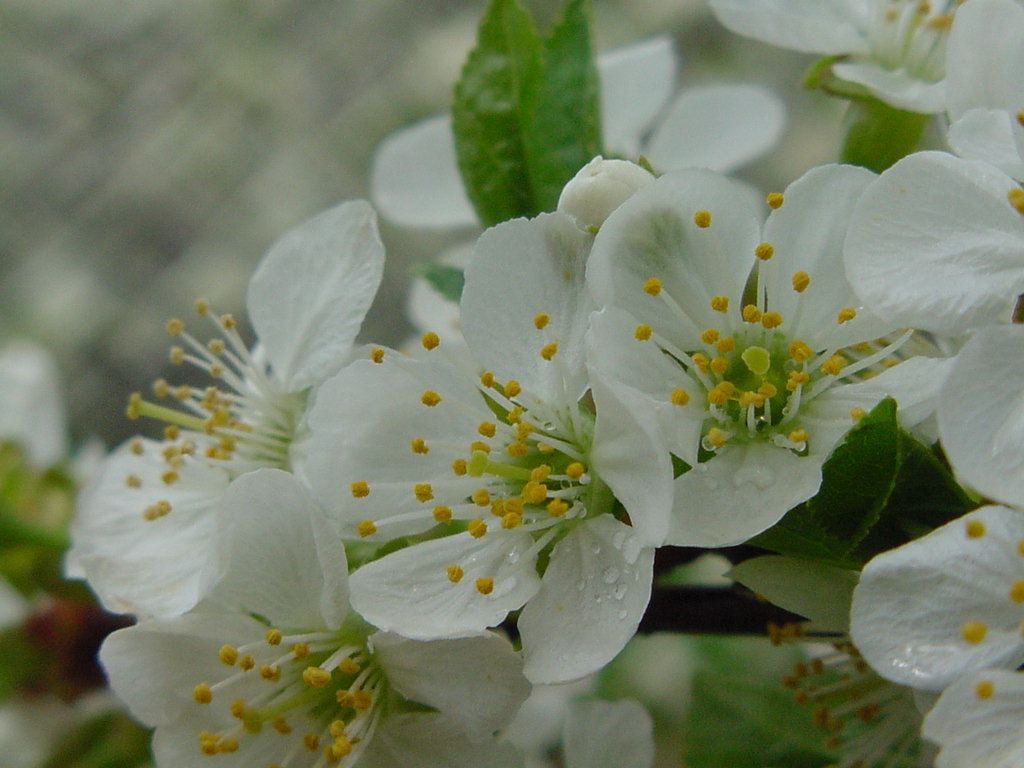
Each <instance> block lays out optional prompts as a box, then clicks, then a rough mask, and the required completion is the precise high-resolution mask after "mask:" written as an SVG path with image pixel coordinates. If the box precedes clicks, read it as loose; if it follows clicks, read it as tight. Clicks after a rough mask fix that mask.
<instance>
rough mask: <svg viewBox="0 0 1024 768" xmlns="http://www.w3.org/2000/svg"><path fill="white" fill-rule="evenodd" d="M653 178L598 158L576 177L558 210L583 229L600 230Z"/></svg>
mask: <svg viewBox="0 0 1024 768" xmlns="http://www.w3.org/2000/svg"><path fill="white" fill-rule="evenodd" d="M652 181H654V176H653V175H652V174H650V173H649V172H647V171H645V170H644V169H643V168H641V167H640V166H639V165H636V164H635V163H631V162H629V161H628V160H605V159H604V158H603V157H601V156H600V155H598V156H597V157H595V158H594V159H593V160H591V161H590V162H589V163H587V164H586V165H585V166H583V167H582V168H581V169H580V170H579V172H578V173H577V174H576V175H575V176H573V178H572V179H571V180H570V181H569V183H568V184H566V185H565V188H564V189H563V190H562V194H561V195H560V196H559V198H558V210H559V211H562V212H563V213H567V214H569V215H570V216H572V217H573V218H574V219H575V220H576V224H577V225H578V226H579V227H580V228H581V229H597V228H598V227H600V226H601V225H602V224H603V223H604V220H605V219H607V218H608V216H609V215H610V214H611V212H612V211H614V210H615V209H616V208H618V207H619V206H620V205H622V204H623V203H624V202H626V200H628V199H629V198H630V197H632V195H633V193H634V192H636V191H637V190H638V189H640V188H641V187H643V186H645V185H647V184H649V183H650V182H652Z"/></svg>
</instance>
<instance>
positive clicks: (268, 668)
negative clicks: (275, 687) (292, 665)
mask: <svg viewBox="0 0 1024 768" xmlns="http://www.w3.org/2000/svg"><path fill="white" fill-rule="evenodd" d="M260 677H262V678H263V679H264V680H269V681H270V682H272V683H276V682H277V681H278V680H280V679H281V668H280V667H279V666H277V665H276V664H264V665H263V666H262V667H260Z"/></svg>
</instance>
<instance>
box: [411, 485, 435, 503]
mask: <svg viewBox="0 0 1024 768" xmlns="http://www.w3.org/2000/svg"><path fill="white" fill-rule="evenodd" d="M412 491H413V493H415V494H416V500H417V501H419V502H420V503H421V504H426V503H427V502H428V501H430V500H431V499H433V498H434V488H433V486H431V485H430V483H416V485H414V486H413V489H412Z"/></svg>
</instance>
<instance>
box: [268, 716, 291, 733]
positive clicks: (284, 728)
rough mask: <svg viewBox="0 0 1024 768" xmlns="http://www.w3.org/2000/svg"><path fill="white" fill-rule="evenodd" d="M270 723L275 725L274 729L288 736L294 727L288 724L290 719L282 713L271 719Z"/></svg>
mask: <svg viewBox="0 0 1024 768" xmlns="http://www.w3.org/2000/svg"><path fill="white" fill-rule="evenodd" d="M270 724H271V725H272V726H274V730H275V731H277V732H278V733H280V734H281V735H282V736H287V735H288V734H289V733H291V732H292V727H291V726H290V725H288V721H287V720H285V719H284V718H283V717H281V716H280V715H278V716H277V717H275V718H274V719H273V720H271V721H270Z"/></svg>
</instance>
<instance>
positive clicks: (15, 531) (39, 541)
mask: <svg viewBox="0 0 1024 768" xmlns="http://www.w3.org/2000/svg"><path fill="white" fill-rule="evenodd" d="M0 541H3V542H4V544H15V543H17V544H30V545H32V546H41V547H49V548H51V549H57V550H63V549H67V547H68V545H69V544H70V543H71V542H70V540H69V539H68V535H67V533H65V532H64V531H51V530H47V529H45V528H39V527H37V526H34V525H30V524H29V523H26V522H23V521H22V520H18V519H17V518H15V517H12V516H11V515H10V514H0Z"/></svg>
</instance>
